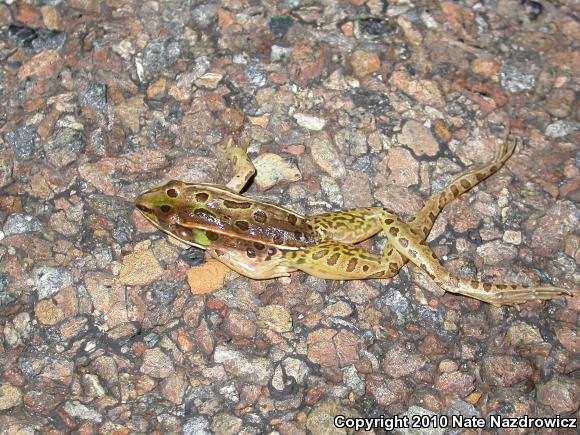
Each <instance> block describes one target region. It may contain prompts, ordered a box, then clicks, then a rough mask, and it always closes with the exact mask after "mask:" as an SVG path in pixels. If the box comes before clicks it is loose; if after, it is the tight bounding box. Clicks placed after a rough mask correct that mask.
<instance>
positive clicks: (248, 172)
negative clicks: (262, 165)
mask: <svg viewBox="0 0 580 435" xmlns="http://www.w3.org/2000/svg"><path fill="white" fill-rule="evenodd" d="M218 148H219V151H220V152H221V153H222V158H221V159H222V160H223V161H225V162H227V169H226V171H227V172H228V173H230V174H232V177H231V179H230V181H228V182H227V184H226V187H227V188H228V189H230V190H231V191H233V192H235V193H240V192H241V191H242V189H243V188H244V186H246V184H248V181H249V180H250V178H252V176H253V175H254V174H255V173H256V168H255V167H254V164H253V163H252V161H251V160H250V158H249V157H248V154H247V153H246V149H247V147H246V146H245V145H240V144H236V143H235V142H234V140H233V139H231V138H230V139H228V141H227V142H226V143H225V145H221V146H219V147H218Z"/></svg>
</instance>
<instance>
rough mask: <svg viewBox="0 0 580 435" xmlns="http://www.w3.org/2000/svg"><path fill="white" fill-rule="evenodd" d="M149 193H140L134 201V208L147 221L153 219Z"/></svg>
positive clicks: (153, 214) (153, 213)
mask: <svg viewBox="0 0 580 435" xmlns="http://www.w3.org/2000/svg"><path fill="white" fill-rule="evenodd" d="M148 193H149V192H145V193H142V194H141V195H139V196H138V197H137V198H136V199H135V207H136V208H137V210H139V211H140V212H141V213H143V215H144V216H145V217H147V218H149V219H154V218H155V214H156V213H155V208H154V206H153V204H152V203H151V198H150V195H148Z"/></svg>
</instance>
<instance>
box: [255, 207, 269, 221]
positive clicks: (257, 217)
mask: <svg viewBox="0 0 580 435" xmlns="http://www.w3.org/2000/svg"><path fill="white" fill-rule="evenodd" d="M254 220H255V221H256V222H258V223H260V224H263V223H266V220H268V216H267V215H266V213H264V212H263V211H262V210H256V211H255V212H254Z"/></svg>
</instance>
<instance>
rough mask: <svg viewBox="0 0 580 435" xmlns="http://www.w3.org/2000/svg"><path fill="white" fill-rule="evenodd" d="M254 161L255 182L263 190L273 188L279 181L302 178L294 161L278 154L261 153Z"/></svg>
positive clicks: (290, 181)
mask: <svg viewBox="0 0 580 435" xmlns="http://www.w3.org/2000/svg"><path fill="white" fill-rule="evenodd" d="M253 163H254V166H255V167H256V176H255V178H254V182H255V183H256V186H258V188H259V189H260V190H262V191H265V190H268V189H271V188H272V187H274V186H276V185H277V184H279V183H284V182H288V183H292V182H294V181H298V180H300V179H301V178H302V175H301V174H300V171H299V169H298V168H297V167H296V165H295V164H294V163H292V162H291V161H288V160H286V159H285V158H284V157H281V156H279V155H277V154H272V153H264V154H260V155H259V156H258V157H256V158H255V159H254V161H253Z"/></svg>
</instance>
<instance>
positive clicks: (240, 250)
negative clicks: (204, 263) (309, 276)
mask: <svg viewBox="0 0 580 435" xmlns="http://www.w3.org/2000/svg"><path fill="white" fill-rule="evenodd" d="M207 253H208V255H209V256H210V257H212V258H215V259H216V260H218V261H220V262H222V263H224V264H225V265H226V266H228V267H229V268H230V269H232V270H234V271H236V272H238V273H239V274H240V275H244V276H247V277H248V278H252V279H270V278H278V277H281V276H289V275H290V272H294V271H295V270H296V268H295V267H293V266H292V265H291V264H290V263H289V262H288V261H287V260H286V258H285V257H284V253H283V252H282V251H281V250H280V249H278V248H275V247H273V246H266V245H264V244H262V243H260V242H256V241H250V240H244V239H237V238H235V237H228V236H227V235H224V234H215V233H212V239H211V242H210V245H209V246H208V247H207Z"/></svg>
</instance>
